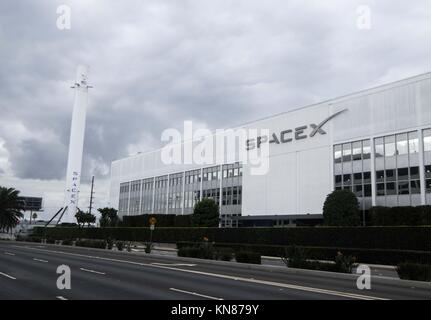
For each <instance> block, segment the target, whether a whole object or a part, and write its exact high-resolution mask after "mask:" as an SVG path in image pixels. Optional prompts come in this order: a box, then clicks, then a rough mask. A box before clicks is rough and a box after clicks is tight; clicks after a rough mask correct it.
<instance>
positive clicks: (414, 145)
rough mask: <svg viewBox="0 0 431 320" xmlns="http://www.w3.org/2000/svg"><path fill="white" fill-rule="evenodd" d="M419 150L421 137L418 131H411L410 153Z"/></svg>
mask: <svg viewBox="0 0 431 320" xmlns="http://www.w3.org/2000/svg"><path fill="white" fill-rule="evenodd" d="M418 152H419V139H418V133H417V132H416V131H413V132H409V153H418Z"/></svg>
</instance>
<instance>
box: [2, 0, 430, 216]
mask: <svg viewBox="0 0 431 320" xmlns="http://www.w3.org/2000/svg"><path fill="white" fill-rule="evenodd" d="M63 4H64V5H68V6H69V8H70V10H71V20H70V22H71V25H70V27H71V28H70V29H68V28H66V29H62V28H60V29H59V28H58V18H59V16H60V14H59V13H57V9H58V7H59V6H60V5H63ZM60 21H63V20H60ZM430 21H431V3H430V2H429V1H428V0H416V1H414V2H409V3H407V2H406V1H401V0H378V1H377V0H374V1H373V0H361V1H353V0H352V1H346V0H327V1H312V0H294V1H291V0H278V1H254V0H244V1H242V0H234V1H232V0H230V1H224V0H212V1H209V0H194V1H188V0H181V1H162V0H154V1H144V0H127V1H113V0H92V1H89V0H73V1H65V0H62V1H54V0H51V1H48V0H38V1H34V0H26V1H25V0H2V1H1V2H0V59H1V61H2V64H1V67H0V185H3V186H11V187H15V188H18V189H20V190H21V191H22V193H23V194H26V195H40V196H43V197H44V198H45V215H46V216H48V215H52V213H53V212H54V211H55V210H56V208H58V207H60V206H61V205H62V202H63V197H64V196H63V189H64V185H65V182H64V179H65V173H66V162H67V149H68V141H69V132H70V121H71V113H72V104H73V91H72V90H71V89H70V85H71V84H73V81H74V75H75V70H76V66H77V65H78V64H81V63H83V64H87V65H89V66H90V68H91V69H90V76H89V82H90V83H91V84H92V85H93V86H94V89H91V92H90V95H89V109H88V116H87V129H86V138H85V147H84V162H83V174H82V178H83V186H82V189H81V198H80V207H86V206H88V196H89V185H88V184H89V181H90V179H91V176H92V175H95V176H96V206H105V205H110V204H109V203H108V202H107V201H108V194H107V193H108V185H109V168H110V163H111V161H112V160H114V159H118V158H121V157H124V156H127V155H130V154H135V153H137V152H139V151H147V150H151V149H153V148H156V147H159V146H160V145H161V142H160V136H161V133H162V131H163V130H164V129H166V128H171V127H173V128H181V126H182V124H183V121H184V120H193V121H194V122H195V123H197V124H198V125H199V126H201V127H202V126H203V127H207V128H209V129H216V128H226V127H230V126H233V125H237V124H240V123H242V122H247V121H250V120H254V119H256V118H259V117H264V116H268V115H271V114H274V113H279V112H282V111H286V110H289V109H293V108H297V107H300V106H303V105H306V104H310V103H314V102H319V101H321V100H325V99H327V98H331V97H335V96H338V95H342V94H346V93H350V92H354V91H357V90H359V89H365V88H368V87H372V86H375V85H378V84H383V83H386V82H391V81H395V80H399V79H402V78H405V77H409V76H413V75H416V74H420V73H424V72H428V71H431V59H430V56H431V46H430V45H429V42H430V35H431V22H430ZM63 26H65V25H64V24H63Z"/></svg>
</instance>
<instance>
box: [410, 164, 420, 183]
mask: <svg viewBox="0 0 431 320" xmlns="http://www.w3.org/2000/svg"><path fill="white" fill-rule="evenodd" d="M410 179H411V180H416V179H419V167H411V168H410Z"/></svg>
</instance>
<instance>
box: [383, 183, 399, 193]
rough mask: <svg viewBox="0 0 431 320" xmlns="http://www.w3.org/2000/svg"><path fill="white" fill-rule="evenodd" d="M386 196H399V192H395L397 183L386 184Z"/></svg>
mask: <svg viewBox="0 0 431 320" xmlns="http://www.w3.org/2000/svg"><path fill="white" fill-rule="evenodd" d="M386 194H387V195H394V194H397V191H396V190H395V182H388V183H386Z"/></svg>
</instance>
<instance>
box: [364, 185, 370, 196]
mask: <svg viewBox="0 0 431 320" xmlns="http://www.w3.org/2000/svg"><path fill="white" fill-rule="evenodd" d="M364 197H371V184H366V185H364Z"/></svg>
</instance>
